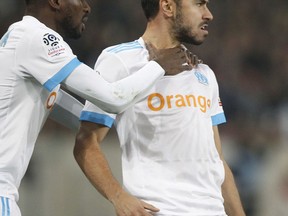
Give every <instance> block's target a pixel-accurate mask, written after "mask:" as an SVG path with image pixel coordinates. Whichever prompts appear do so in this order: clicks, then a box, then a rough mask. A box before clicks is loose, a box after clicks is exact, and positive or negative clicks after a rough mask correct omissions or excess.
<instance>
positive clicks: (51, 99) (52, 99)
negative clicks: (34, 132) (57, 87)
mask: <svg viewBox="0 0 288 216" xmlns="http://www.w3.org/2000/svg"><path fill="white" fill-rule="evenodd" d="M56 96H57V94H56V92H52V93H51V94H50V95H49V97H48V99H47V101H46V108H47V109H51V108H52V107H53V105H54V103H55V101H56Z"/></svg>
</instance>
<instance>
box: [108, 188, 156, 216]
mask: <svg viewBox="0 0 288 216" xmlns="http://www.w3.org/2000/svg"><path fill="white" fill-rule="evenodd" d="M112 203H113V205H114V208H115V211H116V214H117V216H152V215H153V212H158V211H159V209H158V208H156V207H154V206H152V205H150V204H148V203H146V202H144V201H141V200H139V199H137V198H136V197H134V196H132V195H130V194H128V193H126V192H123V191H122V192H121V193H120V194H119V195H118V196H117V197H116V198H114V199H113V200H112Z"/></svg>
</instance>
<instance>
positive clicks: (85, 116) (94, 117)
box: [80, 111, 114, 128]
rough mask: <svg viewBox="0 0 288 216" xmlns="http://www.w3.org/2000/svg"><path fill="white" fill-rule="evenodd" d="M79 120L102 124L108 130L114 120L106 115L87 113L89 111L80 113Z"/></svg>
mask: <svg viewBox="0 0 288 216" xmlns="http://www.w3.org/2000/svg"><path fill="white" fill-rule="evenodd" d="M80 120H81V121H89V122H93V123H97V124H102V125H105V126H107V127H109V128H111V127H112V125H113V123H114V119H113V118H111V117H110V116H108V115H105V114H100V113H94V112H89V111H82V112H81V114H80Z"/></svg>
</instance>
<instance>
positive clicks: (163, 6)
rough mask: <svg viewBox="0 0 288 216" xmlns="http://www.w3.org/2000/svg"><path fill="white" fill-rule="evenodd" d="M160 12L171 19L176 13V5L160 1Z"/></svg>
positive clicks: (167, 0) (171, 0)
mask: <svg viewBox="0 0 288 216" xmlns="http://www.w3.org/2000/svg"><path fill="white" fill-rule="evenodd" d="M159 4H160V5H159V6H160V11H162V13H163V14H164V15H166V16H167V17H172V16H173V15H174V13H175V11H176V4H175V2H174V1H173V0H160V2H159Z"/></svg>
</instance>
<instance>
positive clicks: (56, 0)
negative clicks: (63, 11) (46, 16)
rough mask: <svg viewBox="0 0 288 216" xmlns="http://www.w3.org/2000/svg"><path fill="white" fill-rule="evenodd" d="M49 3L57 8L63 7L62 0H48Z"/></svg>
mask: <svg viewBox="0 0 288 216" xmlns="http://www.w3.org/2000/svg"><path fill="white" fill-rule="evenodd" d="M48 3H49V5H50V6H51V7H52V8H53V9H55V10H59V9H60V7H61V0H48Z"/></svg>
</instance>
